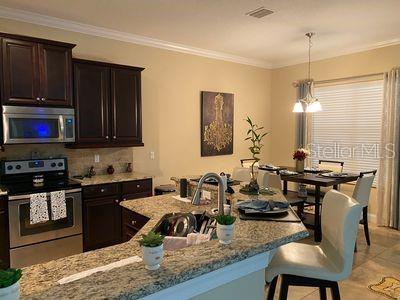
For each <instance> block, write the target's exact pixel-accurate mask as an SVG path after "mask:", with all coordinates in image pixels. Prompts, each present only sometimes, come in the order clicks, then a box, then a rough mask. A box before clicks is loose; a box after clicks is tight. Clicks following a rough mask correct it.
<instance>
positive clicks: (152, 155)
mask: <svg viewBox="0 0 400 300" xmlns="http://www.w3.org/2000/svg"><path fill="white" fill-rule="evenodd" d="M150 159H154V151H150Z"/></svg>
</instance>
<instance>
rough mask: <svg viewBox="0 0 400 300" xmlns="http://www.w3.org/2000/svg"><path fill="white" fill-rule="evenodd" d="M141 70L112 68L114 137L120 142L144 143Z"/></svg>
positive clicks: (114, 139) (115, 140)
mask: <svg viewBox="0 0 400 300" xmlns="http://www.w3.org/2000/svg"><path fill="white" fill-rule="evenodd" d="M140 86H141V83H140V71H137V70H129V69H118V68H112V69H111V116H112V126H111V127H112V139H113V142H116V143H119V144H123V143H126V144H141V143H142V130H141V126H142V119H141V117H142V115H141V113H140V112H141V107H140V105H141V101H140V98H141V95H140V90H141V89H140Z"/></svg>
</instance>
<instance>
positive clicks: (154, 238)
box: [139, 231, 164, 247]
mask: <svg viewBox="0 0 400 300" xmlns="http://www.w3.org/2000/svg"><path fill="white" fill-rule="evenodd" d="M163 241H164V236H163V235H161V234H159V233H155V232H154V231H150V232H149V233H148V234H142V239H141V240H140V241H139V244H140V246H143V247H158V246H160V245H162V243H163Z"/></svg>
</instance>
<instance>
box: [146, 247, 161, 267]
mask: <svg viewBox="0 0 400 300" xmlns="http://www.w3.org/2000/svg"><path fill="white" fill-rule="evenodd" d="M142 256H143V262H144V264H145V268H146V269H147V270H157V269H158V268H159V267H160V264H161V263H162V261H163V256H164V245H163V244H161V245H160V246H158V247H144V246H142Z"/></svg>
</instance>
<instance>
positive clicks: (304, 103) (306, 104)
mask: <svg viewBox="0 0 400 300" xmlns="http://www.w3.org/2000/svg"><path fill="white" fill-rule="evenodd" d="M314 35H315V33H313V32H308V33H306V37H308V79H307V81H306V84H307V86H306V96H305V97H304V98H302V99H297V101H296V103H295V104H294V106H293V112H295V113H302V112H306V113H314V112H318V111H321V110H322V106H321V103H320V102H319V101H318V99H317V98H315V97H314V95H313V92H312V80H311V47H312V42H311V38H312V37H313V36H314Z"/></svg>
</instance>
